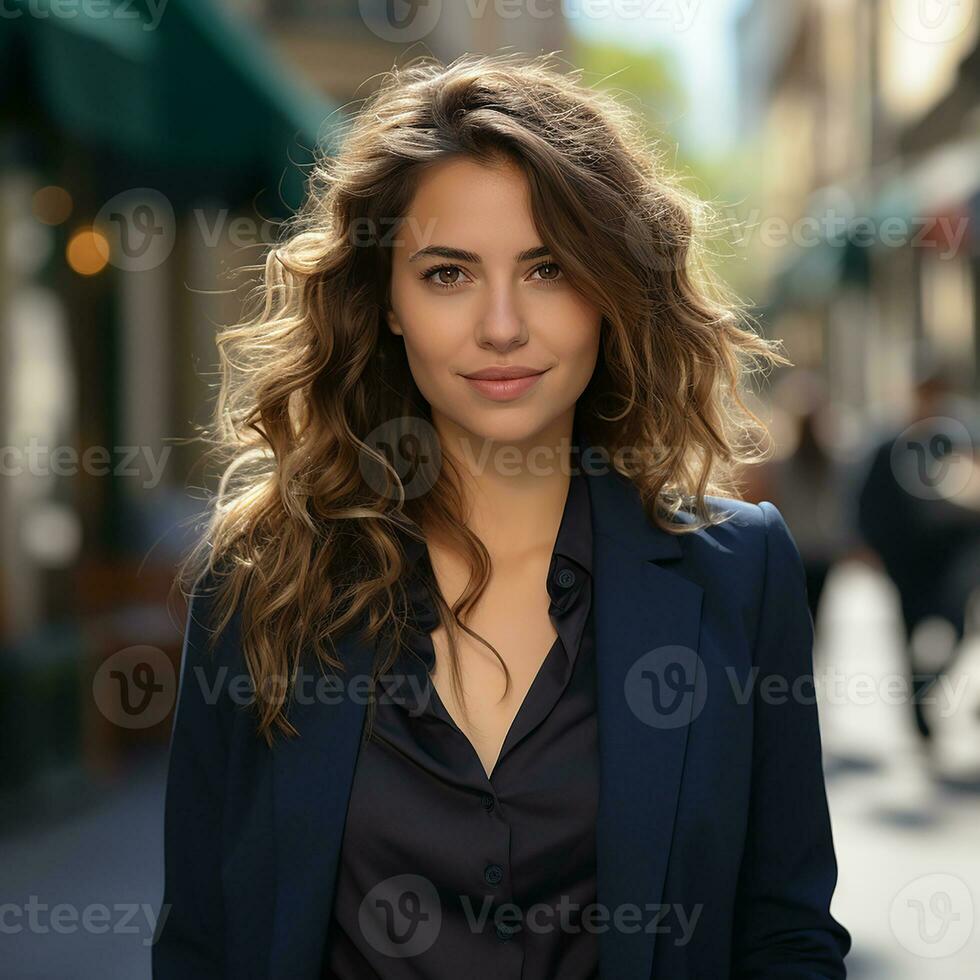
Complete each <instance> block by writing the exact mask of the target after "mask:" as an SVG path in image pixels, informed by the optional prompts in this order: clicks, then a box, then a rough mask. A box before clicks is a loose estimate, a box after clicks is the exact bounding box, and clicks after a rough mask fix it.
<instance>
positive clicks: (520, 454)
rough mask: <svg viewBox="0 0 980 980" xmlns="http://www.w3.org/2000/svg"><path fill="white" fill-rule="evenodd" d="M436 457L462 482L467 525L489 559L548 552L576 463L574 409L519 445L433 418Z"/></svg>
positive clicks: (554, 536) (555, 532)
mask: <svg viewBox="0 0 980 980" xmlns="http://www.w3.org/2000/svg"><path fill="white" fill-rule="evenodd" d="M433 422H434V425H435V428H436V431H437V433H438V435H439V441H440V445H441V448H442V452H443V453H444V454H445V455H446V456H449V457H450V458H451V459H452V461H453V463H454V464H455V466H456V468H457V470H458V471H459V473H460V475H461V477H462V481H463V487H462V491H463V500H464V514H466V523H467V526H468V527H469V528H470V529H471V530H472V531H473V532H474V533H475V534H476V535H477V536H478V537H479V538H480V540H481V541H483V543H484V545H485V546H486V548H487V550H488V551H489V552H490V554H491V555H492V556H499V557H506V556H508V555H512V556H518V555H520V554H521V553H524V552H528V551H533V550H535V549H537V548H548V549H550V548H551V547H552V546H553V544H554V541H555V538H556V536H557V534H558V526H559V523H560V521H561V515H562V512H563V510H564V505H565V499H566V497H567V494H568V486H569V480H570V475H571V473H572V472H573V470H575V469H576V468H577V467H578V466H580V465H581V461H580V459H579V458H578V454H577V453H576V452H574V451H573V445H574V444H573V435H574V406H573V407H572V408H571V409H570V410H569V411H568V412H567V413H566V414H565V415H563V416H561V417H559V418H558V419H556V420H555V421H554V422H552V423H551V424H550V425H549V426H548V427H547V429H545V430H541V431H538V432H535V433H534V434H533V435H530V436H527V437H525V438H523V439H521V440H501V439H496V438H486V437H483V436H476V435H474V434H472V433H470V432H467V431H466V430H464V429H461V428H460V427H459V426H457V425H455V424H454V423H451V422H449V421H448V420H446V419H443V418H439V417H436V416H435V415H434V417H433Z"/></svg>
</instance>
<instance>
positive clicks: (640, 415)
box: [175, 54, 789, 744]
mask: <svg viewBox="0 0 980 980" xmlns="http://www.w3.org/2000/svg"><path fill="white" fill-rule="evenodd" d="M551 57H552V56H551V55H547V54H546V55H542V56H537V57H531V58H529V57H526V56H519V55H496V56H473V55H467V56H464V57H461V58H459V59H457V60H455V61H453V62H452V63H451V64H450V65H448V66H446V65H443V64H441V63H438V62H436V61H434V60H433V59H430V58H428V57H424V58H421V59H418V60H417V61H414V62H412V63H410V64H408V65H407V66H404V67H401V68H396V69H394V70H392V71H391V72H390V73H388V74H387V75H386V76H385V77H384V79H383V82H382V84H381V86H380V88H378V89H377V90H376V91H375V93H374V94H373V95H372V96H371V97H370V98H368V99H367V100H366V102H365V104H364V105H363V106H362V107H361V110H360V111H359V112H358V113H357V114H356V115H355V116H354V117H353V118H352V120H351V121H350V123H349V125H348V126H347V127H346V129H345V132H344V133H343V134H342V135H343V138H342V140H341V142H340V146H339V150H338V151H337V152H335V153H334V154H333V155H327V154H325V153H323V152H322V151H321V153H319V154H318V157H317V160H316V162H315V164H314V166H313V168H312V171H311V174H310V180H309V184H308V194H307V197H306V200H305V202H304V204H303V206H302V208H301V209H300V210H299V211H298V212H297V213H296V214H295V215H293V216H292V217H291V218H290V220H289V221H288V222H287V223H286V224H285V225H284V226H283V229H282V231H281V233H280V235H279V236H278V238H277V244H276V245H275V246H274V247H272V248H271V249H270V250H269V252H268V254H267V256H266V257H265V260H264V263H263V264H261V265H259V266H255V267H254V269H255V271H256V272H257V273H259V275H258V276H257V279H258V281H257V282H256V284H255V285H254V288H253V290H252V291H251V293H250V294H249V297H248V301H247V303H246V308H245V310H244V311H243V312H244V313H245V314H246V315H247V318H246V319H245V320H243V321H242V322H239V323H237V324H235V325H234V326H232V327H230V328H228V329H225V330H223V331H222V332H220V333H219V334H218V338H217V344H218V349H219V353H220V360H221V381H220V390H219V393H218V397H217V403H216V411H215V417H214V424H213V426H212V427H210V428H209V429H207V430H205V437H204V438H205V439H206V440H207V441H209V442H210V443H212V453H213V454H214V455H215V457H216V458H218V460H219V462H220V472H221V474H222V476H221V481H220V485H219V487H218V490H217V493H216V494H215V495H214V497H213V499H212V500H211V506H210V507H209V510H208V514H207V516H206V518H205V521H206V528H204V529H203V533H202V534H201V535H200V536H199V541H198V543H197V545H196V546H195V547H194V548H193V550H192V551H191V552H190V553H189V554H188V555H187V557H186V558H185V560H184V562H183V563H182V565H181V568H180V572H179V575H178V578H177V580H176V581H175V585H177V584H178V583H179V584H180V585H182V586H184V587H186V588H189V589H192V588H194V587H195V586H198V587H199V586H200V585H201V584H202V580H203V579H205V578H206V579H207V581H208V583H209V585H208V588H209V589H213V594H214V606H213V608H214V610H215V616H214V622H213V623H211V624H210V626H211V628H212V630H213V633H212V640H211V643H212V645H213V643H214V641H215V640H216V639H217V636H218V634H219V633H220V632H221V631H222V630H223V629H224V628H225V627H226V625H227V624H228V622H229V620H230V619H231V618H232V616H233V614H234V613H235V611H236V610H240V614H241V648H242V652H243V656H244V659H245V663H246V664H247V667H248V670H249V673H250V675H251V680H252V684H253V687H254V691H255V694H256V697H255V701H254V705H255V709H256V712H257V731H258V733H259V734H262V735H263V737H264V738H265V739H266V740H267V742H269V744H271V743H272V741H273V734H274V732H273V729H278V730H279V731H280V732H282V733H283V734H284V735H285V736H287V737H288V736H292V735H295V734H297V731H296V729H295V727H294V726H293V725H292V724H291V723H290V722H289V720H288V717H287V715H288V710H287V709H288V698H287V697H286V692H287V691H288V689H289V684H290V683H291V681H292V680H293V679H294V678H295V676H296V671H297V669H298V668H299V667H300V665H301V663H303V662H305V661H304V658H305V657H315V658H317V659H318V660H319V661H320V662H321V666H322V664H329V665H330V666H331V667H334V668H338V669H343V667H344V664H343V662H342V659H341V657H340V656H339V655H338V653H337V649H336V640H337V639H338V638H339V637H340V636H341V635H342V634H344V633H345V632H346V631H348V630H352V629H357V630H359V631H361V633H362V639H363V640H364V642H368V643H373V644H376V646H375V650H376V651H380V652H381V654H382V655H381V656H380V657H376V660H375V669H374V673H373V677H372V684H371V688H372V694H373V691H374V690H375V689H376V688H375V685H376V683H377V680H378V678H379V677H380V675H382V674H384V673H385V672H386V671H388V670H389V669H390V668H391V667H392V666H393V664H394V662H395V658H396V657H397V655H398V651H399V649H400V648H401V644H402V641H403V630H404V629H405V627H406V625H407V612H408V602H407V598H408V593H407V590H406V588H405V582H404V579H405V577H406V576H405V574H404V573H405V572H406V571H407V570H408V568H409V565H408V561H407V553H406V549H405V547H404V545H405V540H406V536H408V537H409V538H414V539H416V540H425V536H424V535H423V533H422V529H423V528H425V529H426V532H427V533H428V532H436V533H438V536H439V539H440V540H443V541H450V542H453V545H454V547H456V548H458V549H459V552H460V554H461V555H463V556H464V557H465V560H466V562H467V564H468V567H469V569H470V580H469V584H468V587H467V589H466V591H465V592H464V594H463V596H461V597H460V599H459V600H458V601H457V602H456V603H455V605H454V606H453V607H452V608H450V607H449V605H448V603H447V602H446V601H445V599H444V597H442V596H441V595H440V593H439V590H438V587H437V585H436V583H435V582H434V581H432V580H431V575H430V578H429V581H428V582H427V586H428V588H429V590H430V593H431V595H432V598H433V601H434V602H435V603H436V608H437V609H438V615H439V619H440V621H441V622H442V624H443V625H445V626H446V630H447V633H448V635H449V651H450V652H449V661H450V675H451V683H452V684H453V687H454V690H455V692H456V694H457V698H458V701H459V702H460V703H461V705H462V708H463V712H464V716H465V699H464V698H463V696H462V689H461V684H460V673H459V662H458V647H457V645H456V639H455V631H456V630H457V629H462V630H464V631H465V632H467V633H468V634H469V635H471V636H474V637H475V638H476V639H477V640H478V641H479V642H481V643H484V644H485V645H486V646H487V647H488V648H489V649H490V650H491V651H492V652H493V653H494V655H495V656H497V658H498V660H500V663H501V665H502V667H503V670H504V672H505V676H506V683H507V687H509V684H510V674H509V671H508V670H507V667H506V664H504V661H503V660H502V658H500V655H499V653H498V652H497V651H496V650H495V649H494V648H493V647H492V645H491V644H489V643H487V642H486V641H485V640H484V639H483V638H482V637H479V636H477V634H476V633H474V632H473V631H471V630H470V629H469V628H468V627H467V626H466V625H465V624H464V623H463V621H462V620H463V617H465V615H466V613H467V612H468V611H469V610H470V609H471V608H472V607H473V606H474V604H475V603H476V602H477V601H478V600H479V598H480V596H481V595H482V593H483V591H484V589H485V587H486V585H487V583H488V581H489V579H490V572H491V561H490V556H489V553H488V552H487V550H486V548H485V547H484V546H483V544H482V542H481V541H480V540H479V539H478V538H477V536H476V535H475V534H474V533H473V532H472V531H470V530H469V528H467V526H466V524H465V522H464V519H463V513H464V507H463V504H464V496H463V493H462V484H461V482H460V475H459V473H458V471H456V469H455V468H454V467H453V466H452V465H451V462H450V461H449V460H448V457H447V458H446V459H445V460H444V462H445V463H447V464H448V465H444V466H442V467H441V469H440V471H439V472H438V474H437V476H436V478H435V479H434V480H433V481H432V485H431V487H430V488H429V489H428V490H427V492H425V493H422V494H406V493H405V492H404V485H403V482H402V476H404V473H405V472H406V469H405V467H404V466H402V465H397V466H396V463H395V461H393V460H392V459H391V458H390V457H389V454H388V453H386V452H385V451H384V449H383V447H381V446H379V444H378V441H377V440H376V439H375V438H374V434H375V433H376V432H378V431H379V428H380V427H385V426H390V425H392V424H393V420H398V424H401V423H404V422H407V423H409V426H410V424H411V423H412V421H413V420H418V421H419V423H420V424H425V423H428V422H431V416H430V410H429V406H428V405H427V403H426V402H425V400H424V399H423V397H422V396H421V394H420V392H419V390H418V388H417V387H416V385H415V383H414V381H413V378H412V375H411V372H410V370H409V368H408V362H407V359H406V356H405V351H404V346H403V344H402V341H401V338H399V337H396V336H393V335H392V334H391V332H390V331H389V330H388V329H387V328H386V325H385V319H384V317H385V310H386V308H387V306H388V302H389V284H390V273H391V242H392V240H393V238H394V237H395V236H394V235H393V234H392V232H394V231H396V230H397V221H398V219H399V217H400V216H404V215H405V214H406V212H407V210H408V208H409V206H410V203H411V201H412V197H413V193H414V190H415V187H416V184H417V181H418V178H419V175H420V173H421V172H422V170H423V169H424V168H426V167H427V166H429V165H431V164H434V163H437V162H439V161H442V160H446V159H448V158H451V157H459V156H466V157H468V158H471V159H474V160H476V161H480V162H484V163H487V164H492V163H495V162H499V161H501V160H506V161H509V162H512V163H516V164H517V166H518V167H520V168H521V170H522V172H523V174H524V175H525V176H526V178H527V180H528V182H529V185H530V200H531V206H532V216H533V220H534V222H535V225H536V227H537V229H538V231H539V233H540V235H541V238H542V240H543V242H544V243H545V244H546V245H547V246H548V247H549V248H550V249H551V252H552V254H553V255H554V257H555V259H556V261H557V263H558V265H559V266H560V267H561V268H562V271H563V273H564V274H565V276H566V277H567V278H568V279H569V280H570V281H571V282H572V283H573V284H574V286H575V288H576V289H578V290H579V291H580V292H581V293H582V294H583V295H584V296H585V297H587V298H588V299H590V300H591V301H592V302H593V303H594V304H595V305H596V306H597V307H599V308H600V309H601V311H602V325H601V340H600V352H599V358H598V362H597V366H596V370H595V372H594V375H593V377H592V379H591V381H590V382H589V385H588V387H587V389H586V391H585V392H584V393H583V394H582V396H581V398H580V399H579V402H578V404H577V406H576V419H577V422H578V423H579V424H581V426H582V427H583V431H584V432H585V433H586V434H587V437H588V441H589V443H590V445H591V446H593V447H598V448H600V449H602V450H604V452H605V453H606V454H608V458H609V459H623V458H627V457H628V458H629V459H631V460H633V461H634V464H635V465H632V466H630V467H629V472H624V474H623V475H625V476H628V477H629V479H630V480H632V481H633V483H634V485H635V486H636V488H637V489H638V491H639V494H640V496H641V499H642V501H643V503H644V507H645V509H646V511H647V513H648V515H649V517H650V519H651V520H653V521H656V522H657V523H658V524H659V525H660V526H661V527H663V528H664V529H665V530H667V531H669V532H670V533H676V534H685V533H691V532H692V531H694V530H696V529H698V528H699V527H703V526H705V525H706V524H708V523H713V522H714V521H715V520H716V519H717V514H715V513H714V512H713V510H712V509H711V508H710V507H709V503H708V502H707V501H706V500H705V496H706V495H709V496H711V495H718V496H728V497H730V496H737V486H738V484H737V479H736V475H737V474H736V469H737V467H738V466H739V464H742V463H746V462H755V461H758V460H760V459H762V458H765V457H766V456H767V455H768V454H769V453H770V452H771V445H768V442H769V437H768V433H767V431H766V428H765V426H764V424H763V423H762V421H761V420H760V419H759V418H758V417H757V416H756V415H755V414H754V413H753V412H752V410H751V409H750V408H749V407H748V405H747V404H746V402H745V401H744V400H743V394H744V392H743V391H742V390H741V389H742V388H743V386H744V384H745V382H746V379H747V376H748V375H749V374H752V373H755V372H760V371H765V370H766V369H767V368H769V367H771V366H773V365H774V364H776V363H789V361H787V359H786V358H785V357H784V356H783V355H782V354H781V353H779V352H778V350H777V347H778V343H779V342H778V341H771V340H767V339H765V338H763V337H762V336H761V335H760V333H759V332H758V331H756V330H755V329H753V322H752V318H751V316H750V315H749V314H748V313H747V312H746V309H745V307H744V305H743V304H742V303H741V302H740V301H738V300H736V299H735V298H734V297H733V296H732V295H731V294H730V293H729V292H728V291H727V289H726V288H725V287H723V286H722V284H721V283H720V282H719V281H718V280H717V279H716V278H715V277H714V276H713V275H712V273H711V271H710V267H709V263H708V262H707V261H706V257H707V255H706V253H707V249H706V247H705V244H706V240H707V235H706V232H707V230H708V229H709V226H710V218H711V216H712V213H713V212H712V209H711V207H710V206H709V205H708V204H706V203H705V202H704V201H702V200H701V199H700V198H698V197H697V196H696V195H694V194H692V193H690V192H688V191H687V190H686V189H685V188H684V187H683V186H682V184H681V180H680V179H679V177H678V176H677V175H676V174H672V173H671V172H670V169H669V167H668V166H667V165H666V163H665V161H664V156H665V153H664V150H663V148H662V147H661V146H660V144H659V143H657V142H654V141H651V140H650V138H649V137H648V136H647V135H646V134H645V130H644V123H643V120H642V117H641V116H640V115H639V114H637V113H636V112H635V111H634V110H632V109H629V108H627V107H626V106H624V105H623V104H621V103H620V102H619V101H618V100H617V99H616V98H615V97H613V96H612V95H609V94H606V93H603V92H600V91H598V90H594V89H592V88H590V87H587V86H586V85H584V84H583V83H582V81H581V78H580V77H578V73H577V72H569V73H566V72H564V71H562V70H561V69H560V68H559V67H556V66H555V65H554V64H552V62H551ZM597 257H601V261H597ZM600 270H601V271H600ZM413 444H414V442H413V440H406V441H404V444H403V445H402V447H401V451H402V452H405V453H408V454H409V455H411V453H412V451H413V450H412V446H413ZM410 468H411V467H409V469H410ZM399 472H401V474H402V476H400V475H399ZM379 474H380V475H381V477H380V479H379ZM681 510H683V511H684V512H685V516H684V518H683V519H680V520H679V519H678V511H681ZM505 690H506V689H505ZM374 704H375V699H374V698H373V697H372V699H371V701H370V706H371V708H372V711H371V712H369V714H370V715H371V716H372V717H373V709H374ZM368 730H370V721H369V723H368Z"/></svg>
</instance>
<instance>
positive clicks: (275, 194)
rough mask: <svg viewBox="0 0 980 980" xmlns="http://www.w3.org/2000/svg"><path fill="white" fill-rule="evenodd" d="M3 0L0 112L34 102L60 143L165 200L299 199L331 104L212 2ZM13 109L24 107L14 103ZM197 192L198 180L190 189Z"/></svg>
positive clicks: (290, 203)
mask: <svg viewBox="0 0 980 980" xmlns="http://www.w3.org/2000/svg"><path fill="white" fill-rule="evenodd" d="M49 3H50V0H30V3H28V2H27V0H6V8H7V11H8V14H16V13H17V12H18V8H20V13H22V16H19V17H17V16H13V17H8V18H7V19H4V21H3V22H2V23H0V31H2V32H3V42H2V43H0V52H3V53H6V54H9V53H10V51H9V49H11V48H12V47H13V46H17V47H18V48H20V52H19V59H12V58H7V57H5V58H4V61H5V62H7V63H8V66H9V64H11V63H13V62H14V61H16V62H17V68H16V69H11V68H9V67H8V73H5V76H6V77H4V78H3V81H4V83H5V84H4V93H3V95H2V96H0V98H2V99H3V103H2V104H3V109H4V111H5V112H9V111H15V112H16V111H19V112H20V113H21V114H23V112H24V110H23V108H22V107H23V106H24V105H30V106H31V110H32V111H31V113H29V114H28V118H31V117H32V115H33V112H34V111H36V109H40V110H41V112H42V113H43V115H44V116H46V117H47V118H48V119H49V120H50V121H51V122H52V123H53V124H54V125H55V126H56V127H57V128H59V129H61V130H63V131H64V132H65V133H66V135H67V136H68V137H69V138H73V139H77V140H78V141H80V142H81V143H83V144H84V145H86V146H88V147H90V148H93V149H96V148H97V149H104V150H107V151H109V152H110V153H111V154H112V155H113V156H117V157H121V158H123V160H124V161H125V164H124V166H125V168H126V171H127V173H128V174H132V173H134V172H143V173H145V174H146V175H147V179H148V180H153V181H154V183H153V186H159V185H160V183H166V182H167V177H166V175H167V174H168V172H169V176H170V180H171V183H170V186H168V188H167V191H168V193H169V194H170V196H172V197H173V196H174V195H175V194H176V195H177V196H179V195H180V193H181V192H182V191H186V192H187V193H188V195H189V196H194V195H195V194H200V193H202V192H207V191H208V190H211V191H214V192H215V193H219V192H220V191H221V190H222V189H228V188H229V187H230V188H234V189H235V190H238V191H240V192H241V193H246V194H254V193H256V192H257V191H259V190H260V189H264V190H265V191H266V192H267V193H268V198H269V201H271V202H272V203H269V202H265V203H264V204H263V207H264V208H265V209H267V210H269V209H271V208H272V207H274V206H277V205H279V204H280V203H281V202H280V201H279V197H280V196H282V197H284V198H285V199H286V202H287V204H288V206H289V207H294V206H296V205H298V204H299V202H300V199H301V190H302V185H303V181H304V179H305V173H304V171H303V169H302V168H303V167H304V166H305V165H307V164H308V163H309V161H310V159H311V151H312V150H313V149H314V147H315V146H316V144H317V142H318V140H319V139H320V138H321V136H322V137H323V140H324V143H325V144H326V145H329V133H323V132H322V130H323V129H324V128H325V127H327V128H329V118H330V116H331V113H333V112H335V110H336V107H335V106H334V105H332V104H331V103H329V102H328V101H327V100H326V99H325V98H323V97H322V96H321V95H320V94H319V93H317V92H315V91H313V90H312V89H307V88H304V86H303V85H302V84H301V83H300V82H298V81H297V80H295V79H294V78H292V77H291V76H290V74H289V72H288V71H287V70H286V69H285V67H283V66H282V64H281V63H280V62H279V61H278V60H277V57H276V55H275V53H274V52H273V51H272V50H271V49H270V48H269V47H268V46H267V45H265V44H264V43H263V42H262V40H261V38H259V37H258V36H257V35H256V34H255V33H254V32H253V31H252V30H250V29H249V28H248V26H247V24H246V22H244V21H242V20H240V19H237V18H235V17H234V16H233V15H231V14H229V13H227V12H226V11H225V10H223V9H222V8H221V7H220V6H218V5H217V4H216V3H215V2H214V0H136V2H131V0H125V2H120V0H92V2H90V3H86V4H80V5H78V6H77V7H73V8H71V12H72V13H73V14H75V16H63V15H58V13H57V11H59V10H60V9H62V8H59V7H58V6H57V4H55V6H54V8H53V9H52V8H51V7H50V6H48V4H49ZM18 103H19V106H18ZM198 182H200V183H199V185H198V186H196V187H195V186H194V185H195V184H198Z"/></svg>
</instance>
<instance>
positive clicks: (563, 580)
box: [558, 568, 575, 589]
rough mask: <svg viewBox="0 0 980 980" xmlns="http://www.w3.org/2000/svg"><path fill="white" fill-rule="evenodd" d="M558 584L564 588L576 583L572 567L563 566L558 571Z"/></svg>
mask: <svg viewBox="0 0 980 980" xmlns="http://www.w3.org/2000/svg"><path fill="white" fill-rule="evenodd" d="M558 584H559V585H560V586H561V587H562V588H563V589H570V588H571V587H572V586H573V585H574V584H575V573H574V572H573V571H572V570H571V569H570V568H563V569H562V570H561V571H560V572H559V573H558Z"/></svg>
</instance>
